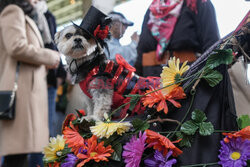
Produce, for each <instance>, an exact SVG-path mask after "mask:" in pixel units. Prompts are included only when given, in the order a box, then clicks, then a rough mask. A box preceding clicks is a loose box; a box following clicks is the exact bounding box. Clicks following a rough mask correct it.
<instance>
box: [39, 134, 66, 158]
mask: <svg viewBox="0 0 250 167" xmlns="http://www.w3.org/2000/svg"><path fill="white" fill-rule="evenodd" d="M64 146H65V139H64V138H63V136H60V135H57V137H56V138H55V137H51V138H50V143H49V145H48V146H47V147H45V148H44V152H43V153H44V158H45V160H47V161H54V160H56V159H57V158H58V157H60V156H61V155H62V150H63V149H64Z"/></svg>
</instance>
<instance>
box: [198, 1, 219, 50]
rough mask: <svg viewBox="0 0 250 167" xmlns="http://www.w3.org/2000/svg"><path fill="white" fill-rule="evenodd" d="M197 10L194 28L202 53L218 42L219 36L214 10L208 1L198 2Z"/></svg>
mask: <svg viewBox="0 0 250 167" xmlns="http://www.w3.org/2000/svg"><path fill="white" fill-rule="evenodd" d="M197 10H198V13H197V17H196V18H197V19H196V28H197V32H198V37H199V40H200V43H201V47H202V49H201V50H202V52H204V51H205V50H206V49H208V48H209V47H210V46H211V45H213V44H214V43H215V42H216V41H218V40H219V38H220V35H219V30H218V25H217V20H216V14H215V10H214V7H213V4H212V3H211V2H210V0H207V1H205V2H202V0H198V1H197Z"/></svg>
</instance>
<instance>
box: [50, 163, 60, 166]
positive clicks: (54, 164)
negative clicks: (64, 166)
mask: <svg viewBox="0 0 250 167" xmlns="http://www.w3.org/2000/svg"><path fill="white" fill-rule="evenodd" d="M48 166H49V167H60V163H59V162H54V163H49V164H48Z"/></svg>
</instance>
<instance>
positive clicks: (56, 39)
mask: <svg viewBox="0 0 250 167" xmlns="http://www.w3.org/2000/svg"><path fill="white" fill-rule="evenodd" d="M60 35H61V31H59V32H57V33H56V34H55V36H54V38H55V43H56V45H58V43H59V38H60Z"/></svg>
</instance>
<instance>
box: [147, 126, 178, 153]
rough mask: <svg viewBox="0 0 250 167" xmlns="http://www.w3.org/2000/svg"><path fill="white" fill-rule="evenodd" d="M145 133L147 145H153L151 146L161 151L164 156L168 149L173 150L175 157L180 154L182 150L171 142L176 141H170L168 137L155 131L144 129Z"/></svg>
mask: <svg viewBox="0 0 250 167" xmlns="http://www.w3.org/2000/svg"><path fill="white" fill-rule="evenodd" d="M146 134H147V140H146V142H147V143H148V144H149V145H153V148H154V149H155V150H158V151H160V152H163V155H164V156H165V155H166V154H167V153H168V151H170V150H172V151H173V156H175V157H177V156H178V155H180V154H182V151H181V150H180V149H179V148H177V147H176V146H175V145H174V144H173V143H177V142H179V141H180V140H178V141H174V142H171V141H170V140H169V139H168V138H166V137H165V136H162V135H160V134H159V133H157V132H154V131H152V130H148V129H147V130H146Z"/></svg>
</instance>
